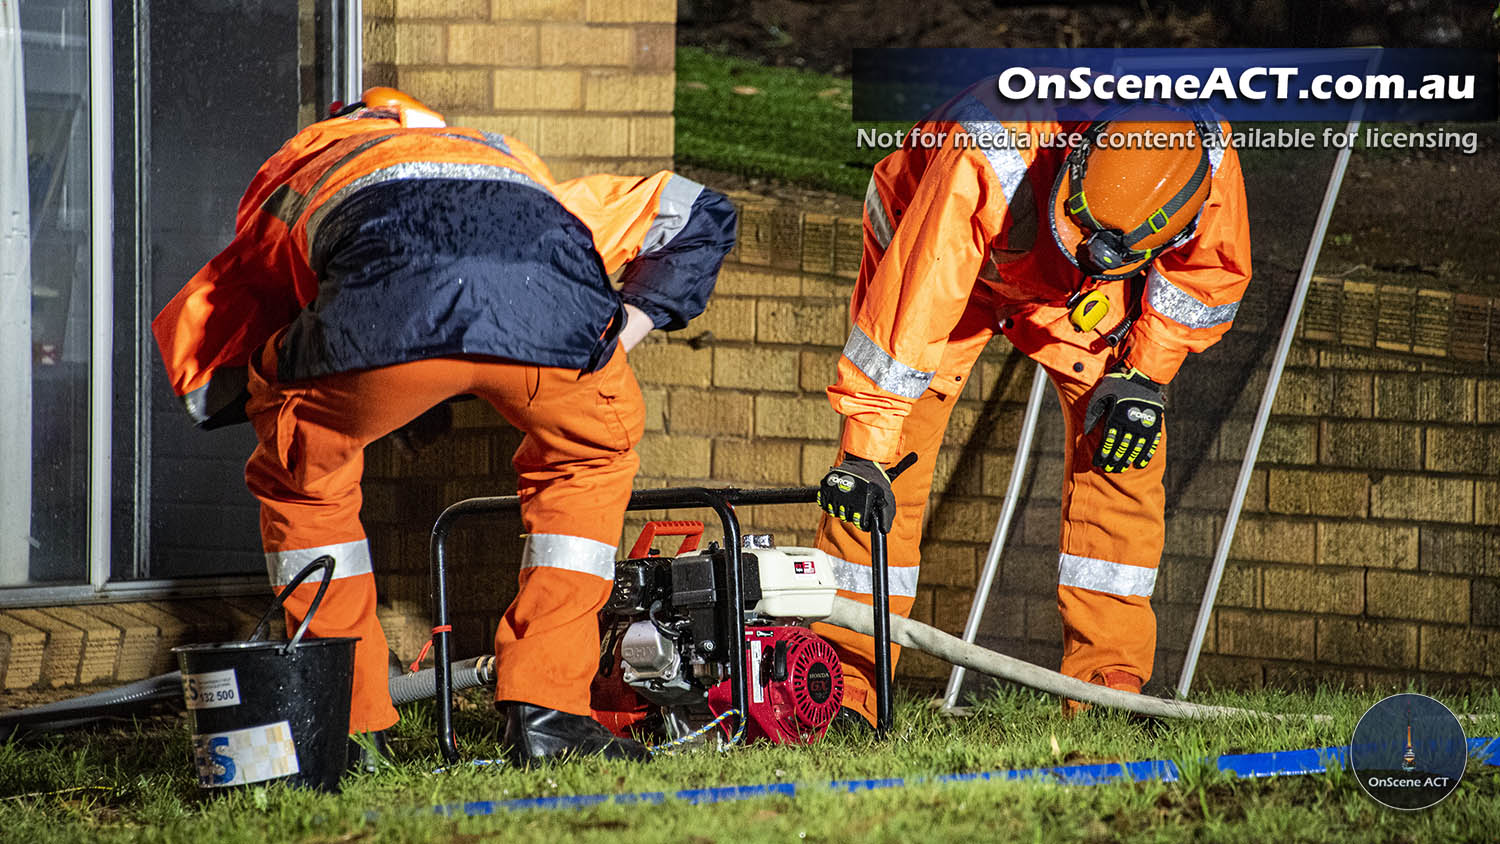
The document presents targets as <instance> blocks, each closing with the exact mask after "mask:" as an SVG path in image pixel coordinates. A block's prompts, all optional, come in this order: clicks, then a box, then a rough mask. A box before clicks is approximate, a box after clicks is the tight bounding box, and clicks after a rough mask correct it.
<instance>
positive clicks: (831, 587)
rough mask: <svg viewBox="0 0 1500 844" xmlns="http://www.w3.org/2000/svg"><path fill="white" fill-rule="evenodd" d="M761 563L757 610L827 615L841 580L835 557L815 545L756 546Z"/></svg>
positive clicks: (775, 615) (810, 616) (774, 614)
mask: <svg viewBox="0 0 1500 844" xmlns="http://www.w3.org/2000/svg"><path fill="white" fill-rule="evenodd" d="M745 553H748V554H754V555H755V559H756V561H757V563H759V567H760V601H758V602H757V603H756V604H755V611H756V612H758V613H760V614H761V615H764V616H768V617H770V618H805V619H811V620H817V619H820V618H827V617H828V615H829V614H830V613H832V612H833V599H834V596H835V595H837V594H838V584H837V581H836V580H835V579H834V576H833V560H832V559H831V558H829V556H828V555H827V554H826V553H824V552H822V551H819V550H818V549H816V548H798V547H795V546H784V547H781V548H755V549H753V550H748V551H746V552H745Z"/></svg>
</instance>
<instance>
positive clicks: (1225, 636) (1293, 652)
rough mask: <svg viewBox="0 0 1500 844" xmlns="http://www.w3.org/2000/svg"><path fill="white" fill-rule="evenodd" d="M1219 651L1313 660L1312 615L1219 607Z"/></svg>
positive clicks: (1238, 654)
mask: <svg viewBox="0 0 1500 844" xmlns="http://www.w3.org/2000/svg"><path fill="white" fill-rule="evenodd" d="M1215 615H1216V616H1217V618H1218V622H1219V652H1220V653H1224V654H1231V655H1234V656H1258V657H1273V658H1276V659H1301V660H1306V661H1312V659H1313V658H1314V653H1315V645H1314V638H1313V636H1314V627H1315V624H1314V621H1313V619H1312V618H1310V617H1307V616H1300V615H1290V614H1287V613H1266V612H1246V611H1242V610H1219V611H1218V612H1217V613H1215Z"/></svg>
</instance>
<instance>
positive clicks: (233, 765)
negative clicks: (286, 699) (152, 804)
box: [193, 721, 300, 788]
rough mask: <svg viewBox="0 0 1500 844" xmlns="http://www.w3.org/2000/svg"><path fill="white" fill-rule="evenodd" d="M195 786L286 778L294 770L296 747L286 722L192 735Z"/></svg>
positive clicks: (237, 783) (212, 786)
mask: <svg viewBox="0 0 1500 844" xmlns="http://www.w3.org/2000/svg"><path fill="white" fill-rule="evenodd" d="M193 765H194V767H196V768H197V769H198V785H200V786H202V787H204V788H218V787H220V786H227V785H246V784H248V783H252V782H262V781H264V780H273V779H277V778H278V777H288V776H291V775H292V774H295V773H297V772H298V771H299V770H300V769H299V768H298V767H297V746H296V745H295V744H293V743H292V726H291V725H290V724H288V723H287V722H286V721H277V722H276V723H274V724H265V725H263V726H260V727H247V728H246V729H243V730H230V731H229V732H227V733H207V734H204V735H194V736H193Z"/></svg>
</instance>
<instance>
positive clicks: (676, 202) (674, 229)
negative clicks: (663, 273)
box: [641, 175, 703, 254]
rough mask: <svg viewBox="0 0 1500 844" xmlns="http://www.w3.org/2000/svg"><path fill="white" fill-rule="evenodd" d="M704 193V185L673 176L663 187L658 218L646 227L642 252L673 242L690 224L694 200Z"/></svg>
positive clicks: (654, 249) (657, 212) (651, 250)
mask: <svg viewBox="0 0 1500 844" xmlns="http://www.w3.org/2000/svg"><path fill="white" fill-rule="evenodd" d="M701 193H703V186H702V185H700V184H698V183H697V182H695V181H693V180H692V179H684V178H683V177H681V176H676V175H674V176H671V177H669V178H668V179H667V183H666V185H665V186H663V187H662V189H661V205H659V206H658V207H657V209H656V218H655V219H653V220H652V221H651V227H650V228H648V229H646V238H645V240H643V241H641V254H646V253H648V252H654V251H656V250H657V249H660V248H662V247H663V246H666V245H667V244H668V243H671V242H672V238H674V237H676V236H677V233H678V232H680V231H682V230H683V228H685V227H686V226H687V224H688V217H689V216H690V215H691V213H692V210H693V202H695V201H696V200H697V199H698V195H699V194H701Z"/></svg>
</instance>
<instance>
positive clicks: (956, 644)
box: [824, 598, 1332, 723]
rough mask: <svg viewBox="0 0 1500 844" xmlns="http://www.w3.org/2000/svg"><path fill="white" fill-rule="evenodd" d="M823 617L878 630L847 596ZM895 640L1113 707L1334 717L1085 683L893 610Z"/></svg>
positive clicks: (1208, 715) (1192, 715)
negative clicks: (1206, 702)
mask: <svg viewBox="0 0 1500 844" xmlns="http://www.w3.org/2000/svg"><path fill="white" fill-rule="evenodd" d="M824 622H825V623H828V624H832V625H835V626H838V627H843V628H846V629H848V630H853V631H854V632H856V633H863V634H865V635H866V636H870V635H873V631H874V622H873V619H871V618H870V608H869V607H868V606H866V605H864V604H860V603H856V602H855V601H851V600H849V599H848V598H834V599H833V613H832V614H831V615H829V616H828V618H826V619H824ZM891 641H892V642H894V643H895V644H898V645H900V646H902V647H904V648H916V649H917V650H919V651H922V652H923V653H928V654H931V655H933V656H935V657H938V658H939V659H942V660H946V661H947V662H950V663H952V664H954V665H961V666H963V667H964V668H967V669H969V670H971V671H978V672H979V673H981V674H988V675H989V676H991V677H998V678H1000V679H1002V680H1010V681H1011V682H1014V683H1020V684H1021V685H1023V686H1029V687H1031V688H1033V689H1038V690H1040V691H1044V692H1048V693H1050V694H1054V695H1058V696H1060V697H1067V698H1072V699H1073V700H1077V701H1082V702H1084V703H1092V704H1095V705H1097V706H1105V707H1109V708H1110V709H1123V710H1125V711H1127V712H1135V713H1139V714H1141V715H1149V716H1152V717H1155V718H1186V719H1192V720H1210V719H1215V718H1246V717H1249V718H1275V719H1278V720H1302V719H1307V718H1310V719H1312V720H1313V721H1314V722H1319V723H1321V722H1327V721H1331V720H1332V719H1331V718H1329V716H1327V715H1275V714H1272V713H1269V712H1260V711H1257V710H1254V709H1239V708H1236V707H1232V706H1205V705H1203V704H1199V703H1188V702H1186V701H1180V700H1163V699H1161V698H1155V697H1150V696H1147V695H1140V694H1135V693H1133V692H1122V691H1120V690H1118V689H1111V688H1108V687H1106V686H1096V685H1094V684H1093V683H1085V682H1084V681H1082V680H1079V679H1076V678H1074V677H1069V676H1067V675H1065V674H1059V673H1057V672H1056V671H1049V670H1047V669H1045V668H1042V667H1040V666H1036V665H1032V664H1031V663H1029V662H1025V661H1023V660H1019V659H1016V658H1015V657H1013V656H1006V655H1005V654H1001V653H996V652H994V651H991V650H986V649H984V648H981V647H979V646H978V645H972V644H970V643H968V642H965V641H964V640H962V639H960V638H958V637H957V636H950V635H948V634H947V633H944V632H943V631H941V630H938V629H937V628H935V627H931V626H929V625H926V624H923V623H921V622H920V621H912V620H911V619H909V618H901V617H900V616H896V615H892V616H891Z"/></svg>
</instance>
